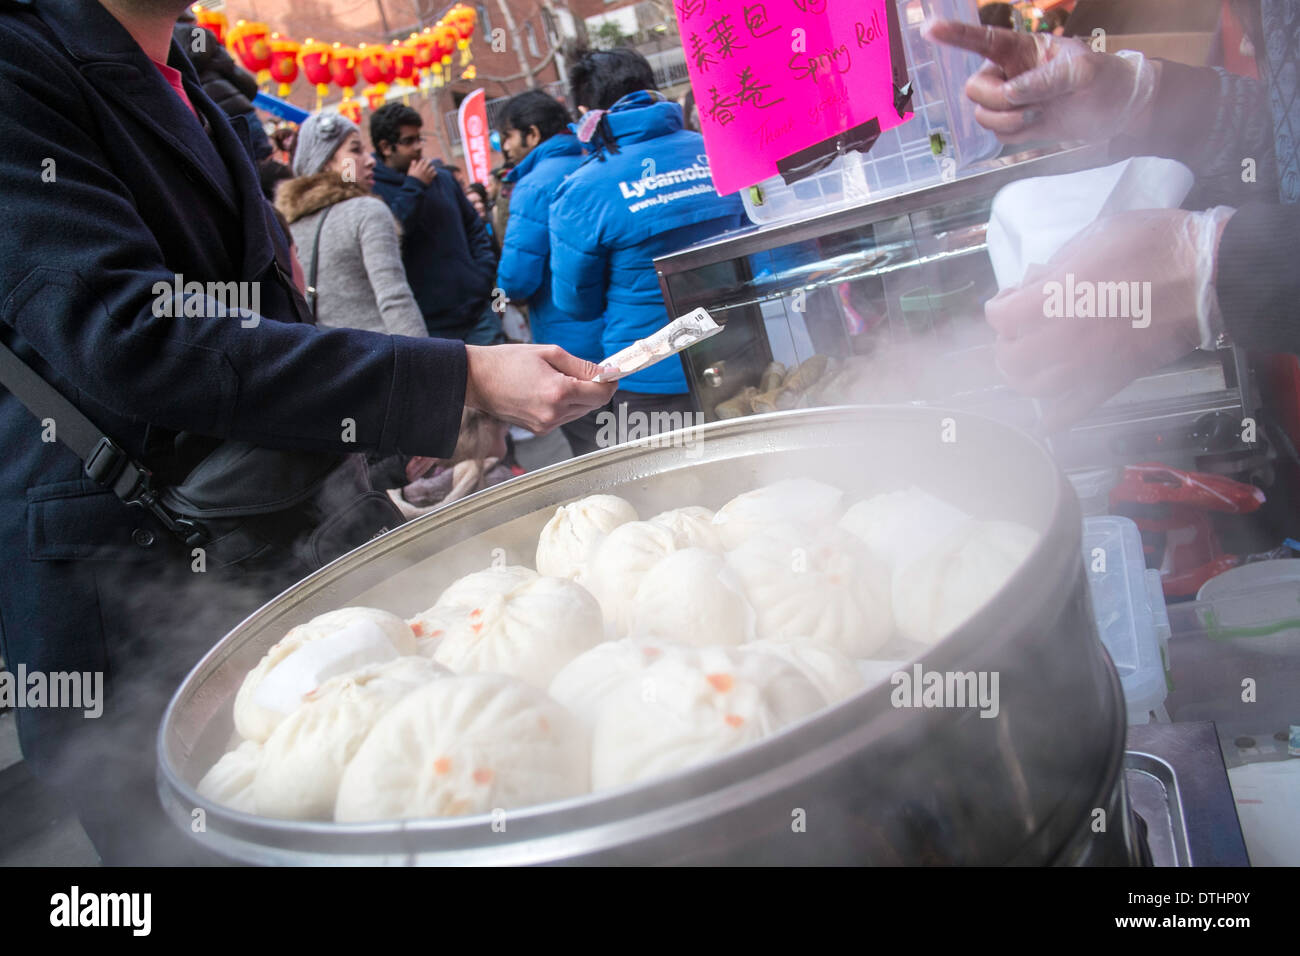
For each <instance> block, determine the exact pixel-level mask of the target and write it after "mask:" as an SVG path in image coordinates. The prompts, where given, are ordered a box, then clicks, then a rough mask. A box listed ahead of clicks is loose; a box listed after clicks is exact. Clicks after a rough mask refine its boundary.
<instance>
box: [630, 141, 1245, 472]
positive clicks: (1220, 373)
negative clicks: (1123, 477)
mask: <svg viewBox="0 0 1300 956" xmlns="http://www.w3.org/2000/svg"><path fill="white" fill-rule="evenodd" d="M1106 162H1107V159H1106V156H1105V153H1104V151H1103V150H1102V149H1100V148H1095V147H1089V148H1078V149H1071V150H1066V151H1061V152H1055V153H1050V154H1044V153H1039V154H1031V153H1026V154H1020V155H1017V156H1011V157H1003V158H999V159H997V160H993V161H990V162H987V163H984V164H982V168H981V171H980V172H978V173H975V174H972V175H970V176H968V177H966V178H963V179H959V180H955V181H953V182H947V183H941V184H938V185H935V186H931V187H928V188H925V189H920V190H916V191H913V192H908V193H903V194H899V195H894V196H889V197H887V198H884V199H881V200H879V201H877V202H874V203H867V204H864V205H861V206H857V207H854V208H851V209H841V210H838V211H835V212H830V213H827V214H824V215H820V216H812V217H809V218H806V219H803V220H801V221H798V222H791V223H784V224H779V225H769V226H762V227H753V228H749V229H745V230H741V231H738V232H732V233H729V234H727V235H724V236H721V237H719V238H718V239H715V240H712V241H710V242H706V243H701V244H699V245H696V246H693V247H691V248H688V249H685V250H682V251H680V252H677V253H674V254H672V255H668V256H664V257H662V258H660V259H658V260H656V262H655V266H656V270H657V271H658V274H659V281H660V286H661V288H662V290H663V294H664V299H665V302H666V303H667V306H668V310H669V312H670V314H672V315H683V314H685V313H687V312H689V311H690V310H691V309H694V308H696V307H699V306H703V307H704V308H706V309H708V310H709V312H710V313H711V314H712V315H713V317H714V319H715V320H716V321H717V322H718V323H719V324H721V325H723V326H725V330H724V332H723V333H721V334H720V335H716V336H714V337H713V338H711V339H709V340H707V341H705V342H702V343H700V344H699V345H697V346H695V347H693V348H691V349H689V350H688V351H687V352H685V353H683V356H682V361H683V363H684V365H685V367H686V374H687V378H688V381H689V383H690V388H691V393H692V396H693V400H694V401H695V404H696V408H697V411H699V412H702V413H703V414H704V416H705V419H706V420H707V421H716V420H718V419H724V418H734V417H738V416H742V415H749V414H755V413H760V412H769V411H778V410H783V409H789V408H808V407H815V406H819V405H837V404H858V403H862V404H877V403H893V402H906V403H927V404H939V405H943V406H946V407H952V408H954V409H958V410H970V411H978V412H981V413H983V414H986V415H990V416H992V417H995V418H998V419H1001V420H1003V421H1008V422H1010V423H1012V424H1016V425H1018V426H1020V427H1024V428H1027V429H1031V430H1032V429H1034V428H1035V427H1036V426H1037V424H1038V422H1039V421H1040V419H1041V417H1042V409H1041V408H1040V406H1039V405H1038V404H1037V403H1036V402H1035V401H1033V400H1031V399H1028V398H1024V397H1022V396H1019V395H1017V394H1015V393H1014V392H1012V391H1011V390H1010V389H1009V388H1008V387H1007V386H1006V385H1005V384H1004V382H1003V379H1002V377H1001V375H1000V374H999V372H998V369H997V366H996V361H995V356H994V347H993V346H994V340H995V333H994V332H993V330H992V328H991V327H990V326H989V325H988V323H987V322H986V321H985V319H984V302H985V301H987V300H988V299H989V298H991V297H992V296H994V295H995V294H996V293H997V291H998V290H997V283H996V280H995V279H994V275H993V269H992V266H991V264H990V261H989V257H988V253H987V247H986V242H985V234H986V232H987V229H988V222H989V216H990V208H991V204H992V201H993V197H994V195H995V194H996V193H997V191H998V190H999V189H1000V188H1001V187H1002V186H1004V185H1006V184H1007V183H1010V182H1012V181H1014V180H1019V179H1022V178H1026V177H1031V176H1049V175H1057V174H1060V173H1068V172H1074V171H1077V170H1080V169H1086V168H1090V167H1094V166H1099V165H1104V164H1105V163H1106ZM1044 201H1045V202H1050V196H1044ZM1061 321H1069V320H1068V319H1062V320H1061ZM1253 404H1254V398H1253V395H1252V388H1251V384H1250V377H1249V374H1248V370H1247V368H1246V365H1245V362H1244V359H1243V357H1242V356H1240V355H1238V354H1237V353H1236V352H1235V351H1234V350H1231V349H1229V350H1224V351H1223V352H1219V353H1206V352H1196V353H1194V354H1193V355H1192V356H1189V357H1188V358H1187V359H1186V360H1184V361H1181V362H1179V363H1177V364H1176V365H1175V366H1171V367H1170V368H1168V369H1165V370H1162V371H1161V372H1160V373H1158V374H1156V375H1151V376H1147V377H1145V378H1142V379H1139V380H1138V381H1136V382H1134V383H1133V384H1132V385H1130V386H1129V387H1128V388H1126V389H1124V390H1123V391H1122V392H1120V393H1119V394H1118V395H1116V396H1114V397H1113V398H1111V399H1110V400H1109V401H1108V402H1106V403H1105V404H1104V405H1103V406H1102V407H1101V408H1100V409H1098V410H1097V411H1096V412H1095V413H1094V414H1093V415H1092V416H1090V417H1089V418H1088V419H1087V420H1086V421H1084V422H1083V423H1081V424H1080V425H1079V426H1077V427H1076V428H1074V429H1073V430H1072V431H1071V432H1070V433H1069V434H1068V435H1063V436H1058V437H1057V438H1056V439H1054V443H1055V445H1056V451H1057V454H1058V458H1059V459H1060V460H1061V461H1062V464H1063V465H1064V466H1065V467H1067V468H1071V469H1081V468H1088V467H1109V466H1113V465H1116V464H1122V463H1127V462H1135V461H1142V460H1145V459H1149V458H1159V459H1160V460H1162V461H1165V462H1166V463H1167V464H1171V465H1175V466H1189V467H1190V466H1192V465H1195V464H1199V465H1201V466H1204V464H1205V461H1204V459H1205V458H1206V456H1228V457H1229V458H1231V457H1233V456H1237V457H1238V458H1241V457H1243V456H1244V457H1250V456H1252V455H1255V454H1257V453H1258V451H1259V448H1258V446H1255V447H1247V446H1244V445H1242V443H1241V441H1240V435H1239V433H1240V431H1241V427H1240V423H1241V421H1242V419H1243V418H1244V417H1246V416H1248V415H1249V414H1250V409H1251V408H1252V407H1253ZM1224 470H1228V471H1230V470H1232V469H1231V468H1226V469H1224Z"/></svg>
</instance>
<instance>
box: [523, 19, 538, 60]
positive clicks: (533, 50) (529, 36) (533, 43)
mask: <svg viewBox="0 0 1300 956" xmlns="http://www.w3.org/2000/svg"><path fill="white" fill-rule="evenodd" d="M524 39H525V40H526V41H527V42H528V52H529V53H530V54H532V56H533V58H534V59H536V58H537V57H540V56H541V55H542V51H541V50H539V49H537V31H536V30H534V29H533V25H532V24H531V23H525V24H524Z"/></svg>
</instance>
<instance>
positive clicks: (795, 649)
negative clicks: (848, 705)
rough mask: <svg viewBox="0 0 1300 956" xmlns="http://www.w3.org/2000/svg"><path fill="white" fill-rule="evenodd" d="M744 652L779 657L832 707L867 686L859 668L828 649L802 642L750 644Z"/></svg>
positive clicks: (746, 645)
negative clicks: (805, 679) (804, 678)
mask: <svg viewBox="0 0 1300 956" xmlns="http://www.w3.org/2000/svg"><path fill="white" fill-rule="evenodd" d="M741 651H743V652H744V653H746V654H772V655H774V656H776V657H779V658H780V659H781V660H783V661H785V662H786V663H787V664H789V665H790V666H791V667H794V668H795V669H796V670H798V671H799V673H801V674H803V676H804V677H806V678H808V681H809V683H811V684H812V685H813V686H814V687H816V688H817V690H819V691H820V692H821V694H822V696H823V697H825V698H826V701H827V703H830V704H838V703H839V702H840V701H842V700H845V699H846V698H849V697H852V696H853V695H854V694H856V693H857V692H858V691H860V690H862V689H863V688H864V687H866V686H867V685H866V683H865V682H864V681H863V679H862V674H861V673H860V672H859V669H858V666H857V664H856V663H855V662H854V661H852V660H850V659H849V658H847V657H845V656H844V655H843V654H841V653H839V652H838V651H835V650H832V649H831V648H829V647H818V646H817V645H815V644H809V643H808V642H806V641H801V640H794V641H751V642H750V643H748V644H745V645H744V646H743V647H741Z"/></svg>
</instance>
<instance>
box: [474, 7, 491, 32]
mask: <svg viewBox="0 0 1300 956" xmlns="http://www.w3.org/2000/svg"><path fill="white" fill-rule="evenodd" d="M476 9H477V10H478V22H479V26H480V27H482V28H483V35H484V36H485V37H488V38H491V36H492V18H491V17H490V16H488V8H487V7H485V6H484V5H483V4H481V3H480V4H479V5H478V7H477V8H476Z"/></svg>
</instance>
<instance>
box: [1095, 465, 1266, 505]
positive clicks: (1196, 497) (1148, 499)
mask: <svg viewBox="0 0 1300 956" xmlns="http://www.w3.org/2000/svg"><path fill="white" fill-rule="evenodd" d="M1124 501H1132V502H1136V503H1138V504H1178V505H1190V506H1192V507H1196V508H1200V509H1202V510H1205V511H1222V512H1226V513H1228V514H1237V515H1244V514H1249V513H1250V512H1252V511H1256V510H1258V509H1259V507H1260V505H1262V504H1263V503H1264V492H1263V491H1261V490H1260V489H1258V488H1256V487H1255V486H1254V485H1248V484H1246V483H1245V482H1241V481H1233V480H1232V479H1231V478H1224V477H1223V476H1222V475H1208V474H1206V473H1205V472H1202V471H1179V470H1178V469H1177V468H1170V467H1169V466H1168V465H1162V464H1160V462H1158V461H1149V462H1143V463H1142V464H1140V465H1129V466H1128V467H1127V468H1125V469H1124V474H1123V476H1122V477H1121V478H1120V480H1119V482H1118V483H1117V484H1116V485H1115V487H1114V488H1112V489H1111V490H1110V503H1111V506H1112V507H1114V506H1115V505H1116V504H1117V503H1119V502H1124Z"/></svg>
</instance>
